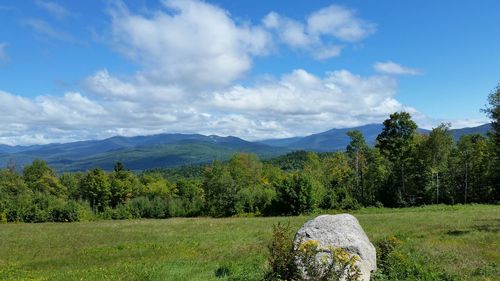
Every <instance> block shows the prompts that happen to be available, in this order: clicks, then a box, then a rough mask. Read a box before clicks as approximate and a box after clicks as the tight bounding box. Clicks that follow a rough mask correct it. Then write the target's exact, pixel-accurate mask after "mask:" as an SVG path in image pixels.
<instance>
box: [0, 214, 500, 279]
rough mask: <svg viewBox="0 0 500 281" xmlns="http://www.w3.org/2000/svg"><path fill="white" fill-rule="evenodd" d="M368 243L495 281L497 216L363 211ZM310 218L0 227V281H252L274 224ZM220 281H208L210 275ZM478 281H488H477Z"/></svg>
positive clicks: (498, 268) (499, 261) (499, 264)
mask: <svg viewBox="0 0 500 281" xmlns="http://www.w3.org/2000/svg"><path fill="white" fill-rule="evenodd" d="M353 214H354V215H355V216H356V217H357V218H358V219H359V221H360V223H361V225H362V226H363V228H364V229H365V232H366V233H367V234H368V236H369V237H370V239H371V240H372V241H376V240H379V239H382V238H384V237H386V236H388V235H395V236H396V237H398V238H400V239H401V240H403V241H405V243H404V245H403V246H402V247H403V249H404V250H405V251H406V252H408V253H409V254H412V255H416V256H418V257H419V258H420V259H422V262H424V263H426V264H429V265H432V266H434V267H436V269H437V270H443V271H445V272H448V273H450V274H452V275H454V276H456V277H459V278H462V279H463V280H485V279H486V278H489V280H500V206H485V205H472V206H432V207H424V208H408V209H397V210H392V209H363V210H360V211H357V212H354V213H353ZM312 217H314V216H312V215H311V216H299V217H272V218H225V219H212V218H193V219H189V218H176V219H166V220H131V221H97V222H82V223H68V224H64V223H44V224H2V225H0V279H2V280H229V279H230V278H231V276H232V277H235V276H239V277H242V276H246V277H247V278H248V279H247V280H257V279H258V278H259V277H261V276H262V274H263V271H264V270H265V266H266V255H267V250H266V244H267V243H268V241H269V240H270V238H271V229H272V226H273V224H276V223H278V222H285V223H287V222H289V223H290V225H291V226H292V228H293V229H294V230H296V229H298V228H299V227H300V226H301V225H302V224H303V223H304V222H306V221H307V220H309V219H310V218H312ZM220 267H224V268H228V269H229V270H230V272H231V273H232V274H231V275H230V276H229V277H224V278H217V277H216V276H215V273H214V272H215V270H216V269H217V268H220ZM486 280H487V279H486Z"/></svg>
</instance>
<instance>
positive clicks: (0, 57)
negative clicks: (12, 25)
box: [0, 43, 9, 65]
mask: <svg viewBox="0 0 500 281" xmlns="http://www.w3.org/2000/svg"><path fill="white" fill-rule="evenodd" d="M6 48H7V43H0V65H1V64H2V63H5V62H7V61H8V60H9V56H7V52H6V51H5V49H6Z"/></svg>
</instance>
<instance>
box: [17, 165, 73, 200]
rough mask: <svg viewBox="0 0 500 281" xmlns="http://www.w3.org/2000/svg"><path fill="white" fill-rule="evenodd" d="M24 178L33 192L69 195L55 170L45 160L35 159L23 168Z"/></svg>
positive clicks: (60, 195)
mask: <svg viewBox="0 0 500 281" xmlns="http://www.w3.org/2000/svg"><path fill="white" fill-rule="evenodd" d="M23 178H24V181H25V182H26V184H27V185H28V188H30V189H31V190H32V191H33V192H39V193H42V194H51V195H55V196H58V197H64V196H66V195H67V189H66V187H65V186H63V185H62V184H61V182H60V181H59V178H58V177H57V176H56V174H55V172H54V170H52V168H50V167H49V166H48V165H47V162H45V161H43V160H34V161H33V163H32V164H31V165H27V166H26V167H24V170H23Z"/></svg>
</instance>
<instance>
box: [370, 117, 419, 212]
mask: <svg viewBox="0 0 500 281" xmlns="http://www.w3.org/2000/svg"><path fill="white" fill-rule="evenodd" d="M416 129H417V124H415V122H413V120H412V119H411V115H410V114H409V113H408V112H395V113H393V114H391V115H390V116H389V119H386V120H385V121H384V128H383V129H382V132H381V133H380V134H379V135H378V136H377V143H376V147H377V148H379V149H380V152H381V153H382V155H384V156H385V157H386V158H387V159H388V160H389V161H390V162H391V164H392V169H391V170H392V174H393V182H392V187H393V192H394V193H395V198H387V199H392V200H389V202H390V203H392V204H396V205H405V204H406V201H405V200H406V188H405V187H406V174H405V172H406V171H405V170H406V166H407V164H408V160H410V159H411V157H412V155H411V152H412V142H413V139H414V137H415V134H416Z"/></svg>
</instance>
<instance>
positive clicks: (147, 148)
mask: <svg viewBox="0 0 500 281" xmlns="http://www.w3.org/2000/svg"><path fill="white" fill-rule="evenodd" d="M382 127H383V126H382V125H381V124H370V125H364V126H360V127H355V128H343V129H331V130H328V131H326V132H322V133H318V134H312V135H309V136H305V137H294V138H285V139H270V140H263V141H257V142H250V141H246V140H243V139H240V138H237V137H233V136H228V137H220V136H216V135H211V136H205V135H201V134H159V135H151V136H136V137H123V136H115V137H111V138H107V139H104V140H90V141H77V142H71V143H62V144H59V143H53V144H45V145H31V146H9V145H0V167H5V166H6V165H7V163H8V162H9V161H14V162H15V163H16V165H17V166H18V167H19V168H21V167H22V166H24V165H25V164H28V163H31V162H32V161H33V160H34V159H43V160H45V161H47V162H48V163H49V165H51V166H52V167H54V168H55V169H56V170H57V171H59V172H63V171H85V170H87V169H90V168H94V167H100V168H103V169H105V170H111V169H112V168H113V165H114V164H115V163H116V162H117V161H121V162H123V163H125V165H126V167H127V168H128V169H132V170H144V169H152V168H158V167H174V166H180V165H188V164H200V163H208V162H211V161H214V160H221V161H224V160H227V159H229V158H230V157H231V155H233V154H234V153H237V152H247V153H255V154H257V155H258V156H259V157H261V158H263V159H266V158H271V157H275V156H279V155H283V154H286V153H288V152H291V151H294V150H309V151H317V152H325V151H337V150H344V149H345V147H346V146H347V144H348V143H349V141H350V139H349V137H348V136H347V135H346V133H347V132H348V131H351V130H359V131H361V132H362V133H363V135H364V136H365V139H366V141H367V142H368V143H369V144H371V145H373V144H375V139H376V137H377V135H378V134H379V133H380V132H381V131H382ZM490 128H491V125H490V124H485V125H482V126H478V127H473V128H463V129H457V130H452V131H451V133H452V135H453V137H454V138H455V140H458V138H460V136H462V135H464V134H472V133H479V134H483V135H485V134H486V132H487V131H488V130H489V129H490ZM419 132H420V133H424V134H425V133H429V131H428V130H425V129H419Z"/></svg>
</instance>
